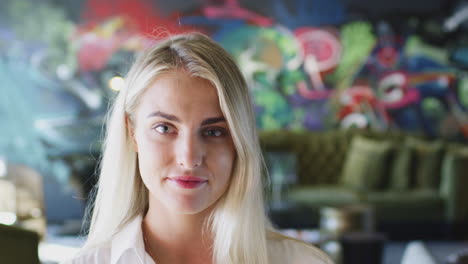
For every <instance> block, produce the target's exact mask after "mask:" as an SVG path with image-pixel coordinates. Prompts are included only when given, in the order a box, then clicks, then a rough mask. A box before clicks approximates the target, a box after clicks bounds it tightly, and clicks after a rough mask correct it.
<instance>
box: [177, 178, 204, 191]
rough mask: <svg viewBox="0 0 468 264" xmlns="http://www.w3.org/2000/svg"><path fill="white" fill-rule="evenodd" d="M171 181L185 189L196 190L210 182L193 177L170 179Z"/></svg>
mask: <svg viewBox="0 0 468 264" xmlns="http://www.w3.org/2000/svg"><path fill="white" fill-rule="evenodd" d="M169 181H170V182H172V183H174V184H176V185H177V186H178V187H181V188H184V189H195V188H198V187H200V186H202V185H203V184H205V183H207V182H208V180H205V179H203V178H200V177H193V176H177V177H170V178H169Z"/></svg>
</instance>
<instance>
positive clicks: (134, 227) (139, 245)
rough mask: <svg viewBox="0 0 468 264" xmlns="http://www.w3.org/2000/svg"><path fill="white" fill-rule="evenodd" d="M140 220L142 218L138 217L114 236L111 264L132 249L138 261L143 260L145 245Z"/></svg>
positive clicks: (114, 263)
mask: <svg viewBox="0 0 468 264" xmlns="http://www.w3.org/2000/svg"><path fill="white" fill-rule="evenodd" d="M142 220H143V216H142V215H138V216H137V217H135V218H134V219H133V220H131V221H130V222H129V223H128V224H126V225H125V226H124V227H123V228H122V229H121V230H120V232H118V233H117V234H116V235H115V236H114V238H113V239H112V247H111V262H110V263H111V264H117V263H118V260H119V259H120V257H122V255H123V254H124V253H125V251H127V250H129V249H133V250H134V251H135V253H136V254H137V255H138V258H140V260H142V261H143V260H144V259H145V254H146V253H145V243H144V241H143V232H142V230H141V223H142ZM142 263H143V262H142Z"/></svg>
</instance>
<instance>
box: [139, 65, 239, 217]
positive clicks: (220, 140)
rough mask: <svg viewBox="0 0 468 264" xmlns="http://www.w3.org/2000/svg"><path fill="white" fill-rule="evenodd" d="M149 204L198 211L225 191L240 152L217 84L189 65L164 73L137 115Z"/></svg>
mask: <svg viewBox="0 0 468 264" xmlns="http://www.w3.org/2000/svg"><path fill="white" fill-rule="evenodd" d="M133 129H134V131H133V133H134V136H133V139H134V143H135V147H136V151H137V152H138V163H139V169H140V173H141V177H142V179H143V182H144V184H145V185H146V187H147V188H148V190H149V192H150V207H151V206H157V207H159V206H163V207H165V208H166V209H168V210H171V211H173V210H175V211H177V212H179V213H183V214H195V213H199V212H202V211H204V210H205V209H207V208H208V207H210V206H211V205H213V204H214V203H215V202H216V201H217V200H218V199H219V198H220V197H221V195H222V194H223V193H224V192H225V191H226V189H227V188H228V185H229V180H230V177H231V172H232V167H233V164H234V159H235V156H236V153H235V149H234V145H233V142H232V138H231V134H230V132H229V128H228V125H227V122H226V120H225V119H224V116H223V113H222V112H221V108H220V106H219V100H218V95H217V92H216V89H215V87H214V86H213V85H212V84H211V83H210V82H209V81H207V80H205V79H202V78H198V77H191V76H189V75H188V74H187V73H185V72H184V71H181V70H180V71H173V72H169V73H165V74H163V75H161V76H159V77H158V78H157V79H156V80H155V81H154V82H153V83H152V85H150V87H148V89H147V90H146V91H145V92H144V94H143V95H142V96H141V99H140V103H139V105H138V107H137V109H136V113H135V114H134V115H133Z"/></svg>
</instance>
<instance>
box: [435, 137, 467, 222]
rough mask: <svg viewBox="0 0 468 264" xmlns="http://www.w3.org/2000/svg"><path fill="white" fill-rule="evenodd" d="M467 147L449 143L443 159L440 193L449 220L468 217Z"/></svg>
mask: <svg viewBox="0 0 468 264" xmlns="http://www.w3.org/2000/svg"><path fill="white" fill-rule="evenodd" d="M467 172H468V147H467V146H461V145H455V144H453V145H450V146H449V147H448V148H447V152H446V154H445V156H444V159H443V164H442V182H441V185H440V193H441V195H442V197H444V198H445V199H446V200H447V217H448V219H450V220H460V219H467V218H468V206H467V205H466V204H467V201H468V191H467V190H466V186H468V176H467V175H468V173H467Z"/></svg>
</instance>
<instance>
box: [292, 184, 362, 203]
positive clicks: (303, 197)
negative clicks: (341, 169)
mask: <svg viewBox="0 0 468 264" xmlns="http://www.w3.org/2000/svg"><path fill="white" fill-rule="evenodd" d="M360 198H361V195H360V193H359V192H356V191H353V190H350V189H349V188H344V187H339V186H337V185H323V186H296V187H292V188H290V190H289V191H288V199H290V200H292V201H295V202H298V203H301V204H306V205H310V206H341V205H347V204H355V203H357V202H359V200H360Z"/></svg>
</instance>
